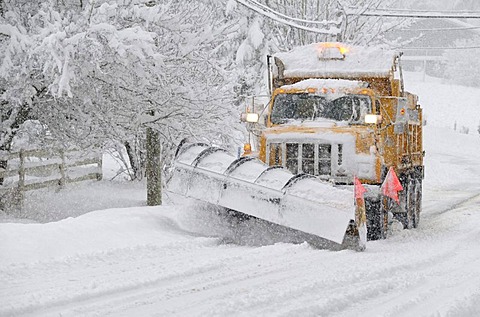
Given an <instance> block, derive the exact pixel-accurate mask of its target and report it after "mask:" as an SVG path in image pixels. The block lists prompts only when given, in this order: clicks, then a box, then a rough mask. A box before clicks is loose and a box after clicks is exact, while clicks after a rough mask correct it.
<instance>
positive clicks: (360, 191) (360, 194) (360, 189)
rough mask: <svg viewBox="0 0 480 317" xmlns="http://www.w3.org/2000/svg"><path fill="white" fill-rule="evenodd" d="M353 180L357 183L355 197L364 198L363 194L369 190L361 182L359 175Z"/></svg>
mask: <svg viewBox="0 0 480 317" xmlns="http://www.w3.org/2000/svg"><path fill="white" fill-rule="evenodd" d="M353 182H354V183H355V199H359V198H360V199H363V194H364V193H365V192H366V191H367V190H366V189H365V187H363V185H362V183H360V181H359V180H358V178H357V176H354V177H353Z"/></svg>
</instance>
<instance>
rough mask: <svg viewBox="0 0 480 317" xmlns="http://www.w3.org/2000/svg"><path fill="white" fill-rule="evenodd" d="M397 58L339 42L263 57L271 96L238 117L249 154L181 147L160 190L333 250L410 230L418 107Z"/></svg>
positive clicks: (418, 189) (416, 185)
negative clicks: (397, 226) (398, 225)
mask: <svg viewBox="0 0 480 317" xmlns="http://www.w3.org/2000/svg"><path fill="white" fill-rule="evenodd" d="M400 57H401V55H400V54H398V53H395V52H392V51H388V50H382V49H378V48H375V49H374V48H365V47H356V46H347V45H343V44H340V43H316V44H311V45H307V46H303V47H297V48H295V49H294V50H292V51H290V52H284V53H278V54H276V55H274V56H271V57H269V59H268V60H269V83H270V90H271V94H270V96H269V102H268V103H266V104H260V105H258V104H257V103H256V102H255V100H254V101H253V102H252V104H249V105H248V106H247V107H246V112H245V113H244V114H242V120H243V121H244V122H246V126H247V130H248V131H249V140H250V142H249V143H246V144H245V147H244V149H245V151H244V155H241V156H239V155H236V154H235V153H230V152H229V151H227V150H224V149H221V148H218V147H212V146H209V145H208V144H203V143H188V142H187V143H182V144H181V145H180V146H179V148H178V150H177V153H176V156H175V160H174V168H173V173H172V178H171V179H170V181H169V183H168V184H167V190H168V191H170V192H171V193H175V194H179V195H182V196H186V197H191V198H194V199H198V200H203V201H205V202H208V203H210V204H212V205H217V206H222V207H224V208H225V209H228V210H231V211H235V212H238V213H241V214H244V215H247V216H249V217H255V218H258V219H262V220H265V221H267V222H269V223H271V224H274V225H278V226H280V227H281V228H288V229H291V230H293V231H294V232H295V236H296V237H299V239H300V241H308V242H310V243H311V244H313V245H315V246H320V247H327V248H330V249H336V250H338V249H344V248H353V249H356V250H364V249H365V246H366V241H367V238H369V239H379V238H383V237H385V235H386V232H387V229H388V224H389V223H390V222H392V221H395V220H394V219H397V220H398V221H400V222H402V223H403V224H404V227H406V228H412V227H416V226H417V224H418V222H419V219H420V218H419V216H420V209H421V199H422V179H423V156H424V152H423V149H422V124H421V123H422V109H421V108H420V106H419V105H418V103H417V97H416V96H415V95H413V94H410V93H408V92H406V91H405V90H404V86H403V78H402V72H401V67H400V66H401V65H400ZM392 175H393V176H392ZM397 175H398V178H397ZM395 181H397V183H398V186H397V187H394V189H395V188H397V189H396V190H399V189H398V187H400V184H401V190H400V191H399V192H398V193H397V192H394V195H393V194H392V195H390V194H391V193H390V192H389V190H391V189H388V188H391V187H392V186H390V185H391V183H392V182H393V183H394V182H395ZM393 183H392V184H393ZM354 184H355V185H354ZM365 189H366V193H365V194H364V193H363V192H364V190H365ZM386 189H387V190H386ZM397 195H399V199H398V202H397V201H396V200H397V198H398V197H397ZM392 198H393V199H392ZM280 227H279V228H280ZM282 232H283V231H282Z"/></svg>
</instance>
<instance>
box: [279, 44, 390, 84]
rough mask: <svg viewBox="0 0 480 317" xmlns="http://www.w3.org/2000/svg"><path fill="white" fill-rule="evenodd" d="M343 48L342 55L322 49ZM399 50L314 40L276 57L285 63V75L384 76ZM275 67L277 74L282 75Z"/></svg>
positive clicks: (388, 71)
mask: <svg viewBox="0 0 480 317" xmlns="http://www.w3.org/2000/svg"><path fill="white" fill-rule="evenodd" d="M340 47H341V49H342V53H343V55H344V56H345V57H344V58H343V59H342V58H328V54H326V56H327V57H326V58H325V57H323V56H322V55H323V54H322V50H325V48H327V49H332V48H338V49H339V50H340ZM396 55H397V54H396V53H395V52H394V51H391V50H386V49H382V48H378V47H359V46H348V45H344V44H340V43H314V44H309V45H306V46H300V47H297V48H295V49H293V50H291V51H289V52H284V53H277V54H275V55H274V57H276V58H278V59H280V60H281V62H282V63H283V67H284V70H283V77H287V78H288V77H345V78H355V77H385V76H388V75H389V74H390V72H391V70H392V66H393V62H394V59H395V56H396ZM281 72H282V71H281V67H280V68H278V67H274V76H279V75H280V76H279V77H282V76H281Z"/></svg>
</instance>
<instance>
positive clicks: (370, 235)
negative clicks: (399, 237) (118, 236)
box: [365, 199, 387, 240]
mask: <svg viewBox="0 0 480 317" xmlns="http://www.w3.org/2000/svg"><path fill="white" fill-rule="evenodd" d="M365 209H366V214H367V240H379V239H385V237H386V233H387V230H386V223H387V216H386V211H385V210H384V208H382V204H381V203H380V200H379V199H376V200H373V199H365Z"/></svg>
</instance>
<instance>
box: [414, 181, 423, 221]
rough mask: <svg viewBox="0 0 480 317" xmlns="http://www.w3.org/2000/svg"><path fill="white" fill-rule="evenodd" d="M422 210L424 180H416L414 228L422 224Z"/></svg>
mask: <svg viewBox="0 0 480 317" xmlns="http://www.w3.org/2000/svg"><path fill="white" fill-rule="evenodd" d="M421 210H422V180H421V179H416V180H415V223H414V228H417V227H418V224H419V223H420V211H421Z"/></svg>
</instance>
